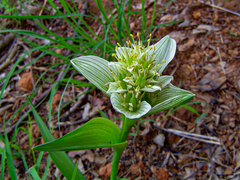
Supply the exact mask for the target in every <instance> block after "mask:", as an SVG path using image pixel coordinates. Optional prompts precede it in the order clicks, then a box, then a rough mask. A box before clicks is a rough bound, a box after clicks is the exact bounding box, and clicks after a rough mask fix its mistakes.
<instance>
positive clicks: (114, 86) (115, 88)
mask: <svg viewBox="0 0 240 180" xmlns="http://www.w3.org/2000/svg"><path fill="white" fill-rule="evenodd" d="M115 92H117V93H122V92H127V89H121V88H119V86H118V84H117V83H115V82H111V83H109V88H108V91H107V94H112V93H115Z"/></svg>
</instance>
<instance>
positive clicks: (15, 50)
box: [0, 44, 19, 71]
mask: <svg viewBox="0 0 240 180" xmlns="http://www.w3.org/2000/svg"><path fill="white" fill-rule="evenodd" d="M18 48H19V47H18V44H15V45H14V47H13V49H12V51H11V53H10V54H9V56H8V57H7V59H6V61H5V62H4V63H3V64H2V65H1V66H0V71H2V70H3V69H4V68H6V67H7V66H8V65H9V64H10V63H11V60H12V58H13V57H14V55H15V54H16V53H17V51H18Z"/></svg>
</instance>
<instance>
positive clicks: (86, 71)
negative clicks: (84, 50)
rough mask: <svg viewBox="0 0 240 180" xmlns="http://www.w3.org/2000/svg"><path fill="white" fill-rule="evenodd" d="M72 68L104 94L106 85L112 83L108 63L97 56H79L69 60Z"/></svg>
mask: <svg viewBox="0 0 240 180" xmlns="http://www.w3.org/2000/svg"><path fill="white" fill-rule="evenodd" d="M71 63H72V64H73V66H74V67H75V68H76V69H77V70H78V71H79V72H80V73H81V74H82V75H83V76H84V77H86V78H87V79H88V80H89V81H90V82H91V83H92V84H94V85H95V86H97V87H98V88H99V89H100V90H101V91H103V92H104V93H106V91H107V87H106V86H105V84H106V83H109V82H113V81H114V79H113V77H112V74H111V72H110V71H109V69H108V61H107V60H105V59H102V58H100V57H97V56H92V55H90V56H81V57H77V58H74V59H72V60H71Z"/></svg>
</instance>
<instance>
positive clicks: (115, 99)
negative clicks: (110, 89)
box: [111, 93, 151, 119]
mask: <svg viewBox="0 0 240 180" xmlns="http://www.w3.org/2000/svg"><path fill="white" fill-rule="evenodd" d="M111 103H112V106H113V107H114V108H115V109H116V110H117V111H118V112H120V113H122V114H124V115H125V116H126V117H127V118H129V119H139V118H141V117H142V116H144V115H145V114H147V112H148V111H149V110H150V109H151V106H150V104H148V103H147V102H146V101H142V102H141V106H140V108H139V109H138V110H137V111H133V112H132V111H130V110H128V109H126V108H125V107H123V106H122V104H123V103H124V98H123V97H122V96H120V95H119V94H117V93H113V94H112V95H111Z"/></svg>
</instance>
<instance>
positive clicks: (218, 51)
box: [217, 47, 226, 74]
mask: <svg viewBox="0 0 240 180" xmlns="http://www.w3.org/2000/svg"><path fill="white" fill-rule="evenodd" d="M217 53H218V56H219V59H220V62H221V66H222V70H223V73H224V74H226V71H225V69H224V67H223V61H222V57H221V54H220V50H219V47H217Z"/></svg>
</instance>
